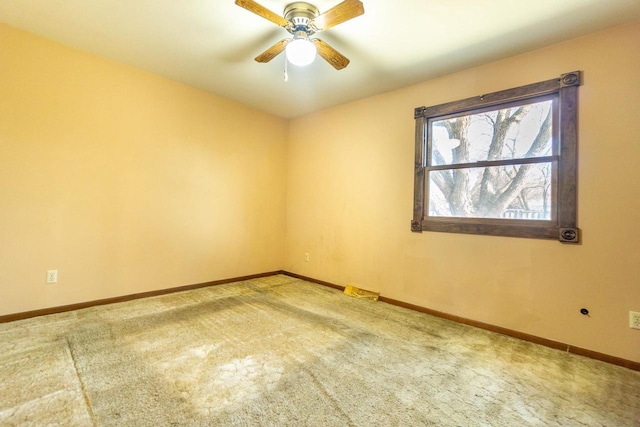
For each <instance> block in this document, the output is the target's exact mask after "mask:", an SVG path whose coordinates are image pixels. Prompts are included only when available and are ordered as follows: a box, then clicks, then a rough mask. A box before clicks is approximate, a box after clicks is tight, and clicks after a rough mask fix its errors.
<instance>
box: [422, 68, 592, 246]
mask: <svg viewBox="0 0 640 427" xmlns="http://www.w3.org/2000/svg"><path fill="white" fill-rule="evenodd" d="M580 81H581V73H580V72H579V71H576V72H572V73H567V74H563V75H562V76H560V78H559V79H552V80H547V81H544V82H539V83H534V84H531V85H527V86H522V87H518V88H515V89H508V90H504V91H500V92H495V93H491V94H487V95H483V96H479V97H475V98H469V99H465V100H461V101H455V102H450V103H447V104H441V105H436V106H433V107H420V108H416V110H415V120H416V141H415V144H416V145H415V147H416V153H415V187H414V205H413V220H412V222H411V230H412V231H414V232H422V231H442V232H454V233H471V234H487V235H497V236H514V237H533V238H545V239H558V240H560V241H561V242H571V243H577V242H578V241H579V236H578V229H577V228H576V153H577V150H576V149H577V89H578V86H579V85H580Z"/></svg>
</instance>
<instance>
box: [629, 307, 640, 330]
mask: <svg viewBox="0 0 640 427" xmlns="http://www.w3.org/2000/svg"><path fill="white" fill-rule="evenodd" d="M629 327H630V328H633V329H640V312H637V311H630V312H629Z"/></svg>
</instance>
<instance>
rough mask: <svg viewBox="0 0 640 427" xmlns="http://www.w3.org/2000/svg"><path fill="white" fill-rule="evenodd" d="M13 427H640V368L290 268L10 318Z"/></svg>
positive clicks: (0, 404)
mask: <svg viewBox="0 0 640 427" xmlns="http://www.w3.org/2000/svg"><path fill="white" fill-rule="evenodd" d="M0 379H1V381H2V387H0V426H14V425H16V426H17V425H61V426H62V425H63V426H85V425H87V426H91V425H96V426H183V425H184V426H429V425H433V426H528V425H532V426H556V425H558V426H582V425H586V426H640V373H639V372H634V371H631V370H628V369H624V368H620V367H617V366H613V365H608V364H606V363H602V362H598V361H595V360H591V359H587V358H583V357H580V356H574V355H570V354H567V353H564V352H560V351H556V350H552V349H549V348H546V347H541V346H537V345H534V344H531V343H527V342H523V341H519V340H516V339H512V338H509V337H505V336H502V335H497V334H493V333H490V332H486V331H483V330H479V329H475V328H472V327H468V326H464V325H460V324H456V323H452V322H449V321H446V320H442V319H439V318H434V317H431V316H428V315H425V314H421V313H416V312H412V311H409V310H405V309H402V308H399V307H394V306H391V305H387V304H384V303H380V302H377V303H376V302H370V301H364V300H358V299H355V298H351V297H347V296H345V295H343V294H342V293H340V292H339V291H336V290H334V289H330V288H326V287H322V286H319V285H315V284H311V283H308V282H304V281H301V280H297V279H294V278H291V277H287V276H271V277H267V278H262V279H255V280H250V281H246V282H238V283H233V284H229V285H223V286H216V287H210V288H204V289H200V290H195V291H189V292H183V293H176V294H171V295H166V296H160V297H155V298H148V299H144V300H136V301H131V302H127V303H121V304H113V305H108V306H101V307H94V308H90V309H85V310H79V311H75V312H70V313H63V314H57V315H51V316H45V317H40V318H34V319H29V320H23V321H18V322H12V323H8V324H2V325H0Z"/></svg>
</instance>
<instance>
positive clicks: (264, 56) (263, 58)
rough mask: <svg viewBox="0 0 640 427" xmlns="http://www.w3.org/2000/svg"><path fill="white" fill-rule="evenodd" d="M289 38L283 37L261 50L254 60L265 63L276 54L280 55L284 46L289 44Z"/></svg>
mask: <svg viewBox="0 0 640 427" xmlns="http://www.w3.org/2000/svg"><path fill="white" fill-rule="evenodd" d="M290 41H291V39H283V40H280V41H279V42H278V43H276V44H274V45H273V46H271V47H270V48H269V49H267V50H265V51H264V52H262V53H261V54H260V55H258V56H256V61H258V62H262V63H266V62H269V61H271V60H272V59H273V58H275V57H276V56H278V55H280V54H281V53H282V51H283V50H284V48H285V47H287V45H288V44H289V42H290Z"/></svg>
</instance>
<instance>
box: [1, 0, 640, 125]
mask: <svg viewBox="0 0 640 427" xmlns="http://www.w3.org/2000/svg"><path fill="white" fill-rule="evenodd" d="M258 1H259V3H261V4H262V5H264V6H265V7H267V8H269V9H271V10H272V11H274V12H276V13H278V14H282V10H283V9H284V6H285V5H286V4H288V3H290V2H291V0H258ZM340 1H341V0H309V2H310V3H313V4H315V5H316V6H317V7H318V9H320V11H321V12H323V11H325V10H327V9H329V8H331V7H333V6H334V5H336V4H338V3H340ZM362 1H363V3H364V8H365V13H364V15H362V16H359V17H357V18H354V19H352V20H350V21H348V22H345V23H343V24H340V25H338V26H336V27H334V28H331V29H329V30H327V31H325V32H322V33H320V34H318V36H317V37H318V38H322V39H323V40H324V41H325V42H327V43H329V44H330V45H331V46H333V47H334V48H336V49H337V50H338V51H340V52H341V53H342V54H343V55H345V56H347V57H348V58H349V59H350V60H351V64H349V66H348V67H347V68H345V69H344V70H341V71H336V70H334V69H333V68H332V67H331V66H330V65H329V64H328V63H326V62H324V61H323V60H321V59H320V58H318V59H317V60H316V62H314V63H313V64H312V65H310V66H308V67H304V68H297V67H293V66H290V67H289V81H288V82H285V81H284V80H283V69H284V61H285V58H284V54H281V55H280V56H278V57H276V58H275V59H274V60H273V61H271V62H270V63H268V64H259V63H257V62H255V61H254V60H253V58H254V57H256V56H257V55H258V54H259V53H261V52H262V51H264V50H265V49H267V48H268V47H270V46H271V45H273V44H274V43H275V42H277V41H278V40H280V39H283V38H285V37H288V36H289V34H288V33H287V32H286V31H285V30H284V29H282V28H279V27H277V26H276V25H275V24H273V23H271V22H269V21H267V20H265V19H263V18H261V17H259V16H257V15H255V14H253V13H250V12H248V11H247V10H244V9H242V8H240V7H238V6H236V5H235V4H234V0H1V1H0V22H2V23H5V24H8V25H10V26H13V27H16V28H21V29H24V30H27V31H30V32H33V33H36V34H39V35H42V36H44V37H47V38H50V39H53V40H56V41H59V42H61V43H63V44H66V45H69V46H73V47H75V48H78V49H81V50H84V51H88V52H92V53H94V54H97V55H100V56H102V57H106V58H110V59H113V60H116V61H119V62H122V63H124V64H128V65H131V66H134V67H137V68H140V69H143V70H147V71H150V72H152V73H155V74H159V75H161V76H165V77H168V78H170V79H173V80H177V81H180V82H183V83H186V84H188V85H190V86H194V87H197V88H200V89H204V90H207V91H209V92H212V93H214V94H217V95H220V96H223V97H225V98H229V99H233V100H236V101H239V102H241V103H243V104H247V105H250V106H253V107H256V108H258V109H260V110H263V111H266V112H269V113H272V114H275V115H278V116H281V117H285V118H292V117H296V116H300V115H302V114H306V113H308V112H311V111H316V110H319V109H323V108H327V107H330V106H334V105H338V104H342V103H345V102H349V101H353V100H356V99H360V98H364V97H367V96H371V95H374V94H377V93H381V92H386V91H389V90H392V89H397V88H400V87H404V86H408V85H410V84H413V83H417V82H420V81H423V80H427V79H431V78H434V77H437V76H441V75H444V74H448V73H451V72H455V71H457V70H461V69H465V68H469V67H472V66H475V65H478V64H481V63H486V62H490V61H495V60H497V59H500V58H505V57H508V56H512V55H515V54H518V53H520V52H524V51H528V50H531V49H536V48H539V47H542V46H545V45H548V44H551V43H557V42H560V41H563V40H567V39H570V38H574V37H577V36H580V35H583V34H587V33H590V32H593V31H597V30H600V29H604V28H607V27H612V26H615V25H619V24H622V23H625V22H628V21H631V20H637V19H640V0H395V1H390V0H362ZM0 42H1V41H0Z"/></svg>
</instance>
